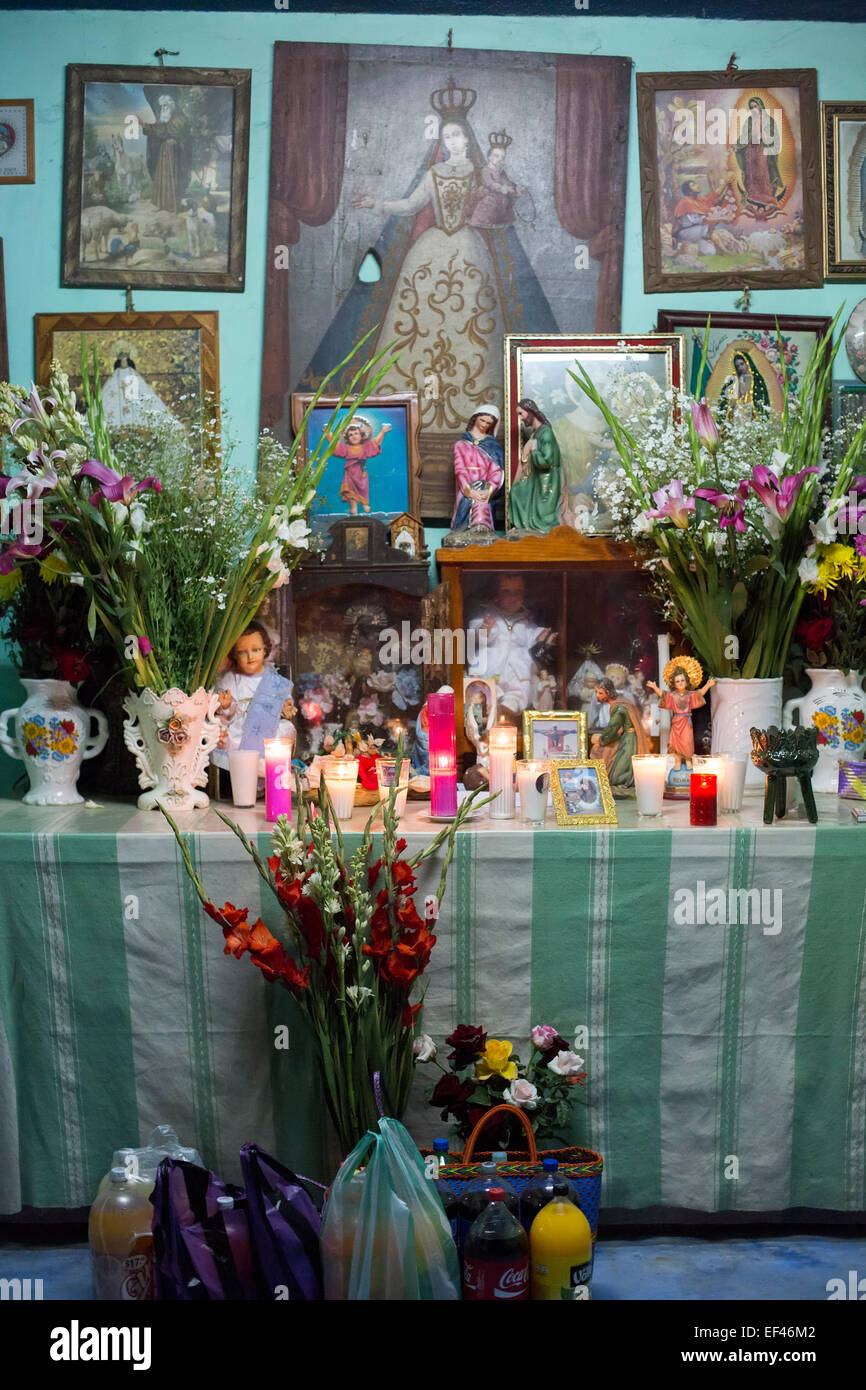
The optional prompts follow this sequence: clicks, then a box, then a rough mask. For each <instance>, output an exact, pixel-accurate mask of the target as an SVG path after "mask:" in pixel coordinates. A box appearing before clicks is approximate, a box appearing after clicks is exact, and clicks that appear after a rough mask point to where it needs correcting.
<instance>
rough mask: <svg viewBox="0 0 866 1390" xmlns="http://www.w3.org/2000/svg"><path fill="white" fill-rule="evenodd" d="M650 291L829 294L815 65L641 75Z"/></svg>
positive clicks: (646, 281) (639, 94)
mask: <svg viewBox="0 0 866 1390" xmlns="http://www.w3.org/2000/svg"><path fill="white" fill-rule="evenodd" d="M637 117H638V138H639V141H640V182H641V203H642V207H643V260H644V290H645V291H646V293H647V294H657V293H659V292H661V293H665V292H668V291H676V290H730V289H736V290H742V289H743V288H744V287H751V288H753V289H775V288H786V289H795V288H805V287H812V288H815V287H818V286H820V285H821V284H822V283H823V266H822V256H821V192H820V154H819V148H818V100H817V83H816V75H815V69H814V68H800V69H784V70H773V71H759V72H746V71H738V70H737V69H736V68H733V69H732V70H731V71H730V72H725V73H712V72H645V73H641V74H640V75H639V76H638V79H637Z"/></svg>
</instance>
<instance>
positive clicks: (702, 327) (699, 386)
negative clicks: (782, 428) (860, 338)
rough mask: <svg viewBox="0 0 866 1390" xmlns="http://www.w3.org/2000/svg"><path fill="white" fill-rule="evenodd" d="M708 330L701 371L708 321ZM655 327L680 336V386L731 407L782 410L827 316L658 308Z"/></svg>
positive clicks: (712, 402) (824, 333)
mask: <svg viewBox="0 0 866 1390" xmlns="http://www.w3.org/2000/svg"><path fill="white" fill-rule="evenodd" d="M708 320H709V324H710V336H709V339H708V341H707V359H706V362H705V363H704V368H703V371H701V359H702V357H703V350H704V336H705V334H706V331H707V321H708ZM656 326H657V328H658V331H659V333H681V334H682V337H683V345H684V353H683V390H684V391H686V392H687V393H688V394H689V395H690V396H694V397H695V398H696V399H697V400H700V399H701V397H702V396H706V398H707V400H708V401H709V403H710V405H717V404H718V403H719V402H721V403H722V404H723V405H725V406H726V407H728V408H729V409H730V412H731V414H733V412H734V409H739V410H742V409H743V408H744V407H743V404H742V402H743V401H746V402H747V403H748V405H749V406H757V407H761V406H764V405H766V406H768V407H769V408H770V409H771V410H776V411H781V409H782V404H783V401H784V398H785V377H786V376H787V378H788V390H789V392H790V393H791V395H794V396H796V394H797V392H798V391H799V389H800V385H801V383H802V380H803V372H804V371H805V369H806V364H807V363H808V361H809V358H810V356H811V354H812V351H813V349H814V347H815V344H816V343H819V342H823V341H824V340H825V339H826V337H827V333H828V331H829V328H830V319H829V318H823V317H817V316H811V315H805V314H717V313H715V311H714V312H713V313H712V314H711V315H709V314H706V313H704V312H703V311H701V310H694V311H693V310H688V309H671V310H666V309H660V310H659V314H658V321H657V325H656Z"/></svg>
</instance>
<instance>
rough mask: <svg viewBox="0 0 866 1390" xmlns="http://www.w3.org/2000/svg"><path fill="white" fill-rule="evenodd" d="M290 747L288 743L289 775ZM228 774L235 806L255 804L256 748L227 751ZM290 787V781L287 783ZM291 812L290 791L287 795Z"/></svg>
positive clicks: (257, 773) (257, 770)
mask: <svg viewBox="0 0 866 1390" xmlns="http://www.w3.org/2000/svg"><path fill="white" fill-rule="evenodd" d="M291 761H292V749H291V744H290V745H289V757H288V762H289V775H290V776H291ZM229 776H230V777H231V783H232V801H233V802H234V804H235V806H255V804H256V797H257V795H258V790H259V753H258V749H256V748H252V749H250V748H234V749H232V751H231V752H230V753H229ZM289 786H290V788H291V782H290V783H289ZM289 814H291V792H290V796H289Z"/></svg>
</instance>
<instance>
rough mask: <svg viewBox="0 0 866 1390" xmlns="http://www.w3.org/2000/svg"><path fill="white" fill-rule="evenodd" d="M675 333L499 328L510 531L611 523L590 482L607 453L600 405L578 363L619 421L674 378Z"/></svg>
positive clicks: (659, 398)
mask: <svg viewBox="0 0 866 1390" xmlns="http://www.w3.org/2000/svg"><path fill="white" fill-rule="evenodd" d="M682 346H683V345H682V339H681V338H680V337H678V336H677V335H676V334H667V335H659V334H653V333H647V334H643V335H639V334H638V335H635V334H629V335H623V334H615V333H608V334H598V333H596V334H587V335H586V336H583V337H566V336H565V335H563V334H558V335H552V336H546V335H544V334H537V333H531V334H522V335H520V336H517V335H509V336H508V337H506V339H505V364H506V368H505V369H506V378H505V402H506V404H505V418H506V434H505V498H506V502H505V512H506V525H507V526H508V527H509V528H515V529H517V530H518V531H527V532H542V533H546V532H549V531H552V530H553V528H554V527H556V526H560V525H562V526H569V527H572V528H573V529H574V530H576V531H580V532H583V533H584V534H586V535H599V534H604V533H608V532H610V530H611V517H610V514H609V512H608V511H607V509H606V508H605V506H604V503H603V502H602V500H601V499H600V497H599V496H598V494H597V490H596V483H597V479H598V476H599V472H600V470H601V469H602V468H603V467H605V465H606V464H608V463H610V462H611V461H612V460H613V458H614V456H615V451H614V447H613V440H612V439H611V437H610V434H609V433H608V429H607V425H606V424H605V421H604V417H603V415H602V414H601V412H600V411H599V410H598V409H597V408H596V407H595V406H594V405H593V403H592V402H591V401H590V400H589V398H588V396H587V395H586V393H585V392H584V391H583V389H582V388H581V386H580V385H579V383H578V381H577V380H576V372H575V367H576V364H579V365H580V366H581V367H582V368H583V369H584V370H585V371H586V372H587V373H588V375H589V376H590V377H591V379H592V382H593V385H594V386H595V387H596V388H597V389H598V392H599V394H600V395H601V396H603V397H604V399H605V400H606V402H607V403H608V405H609V406H610V407H611V409H612V410H613V412H614V414H615V415H617V416H618V417H619V419H620V420H621V421H622V423H623V424H624V425H625V426H626V428H628V425H629V421H630V420H634V419H636V418H637V417H638V416H639V415H642V414H643V413H644V412H646V411H649V410H652V409H654V408H655V407H657V406H663V405H664V402H665V393H666V392H668V391H671V390H673V389H678V388H679V386H680V384H681V382H682Z"/></svg>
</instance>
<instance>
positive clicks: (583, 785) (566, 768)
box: [550, 758, 617, 825]
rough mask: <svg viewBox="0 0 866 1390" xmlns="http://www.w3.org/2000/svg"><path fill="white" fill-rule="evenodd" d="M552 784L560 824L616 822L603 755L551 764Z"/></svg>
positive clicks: (612, 823)
mask: <svg viewBox="0 0 866 1390" xmlns="http://www.w3.org/2000/svg"><path fill="white" fill-rule="evenodd" d="M550 786H551V790H552V792H553V806H554V810H555V811H556V823H557V825H616V823H617V819H616V807H615V806H614V801H613V793H612V792H611V789H610V783H609V781H608V777H607V769H606V768H605V765H604V763H603V762H602V761H601V759H600V758H580V759H575V760H573V761H569V762H553V763H551V765H550Z"/></svg>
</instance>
